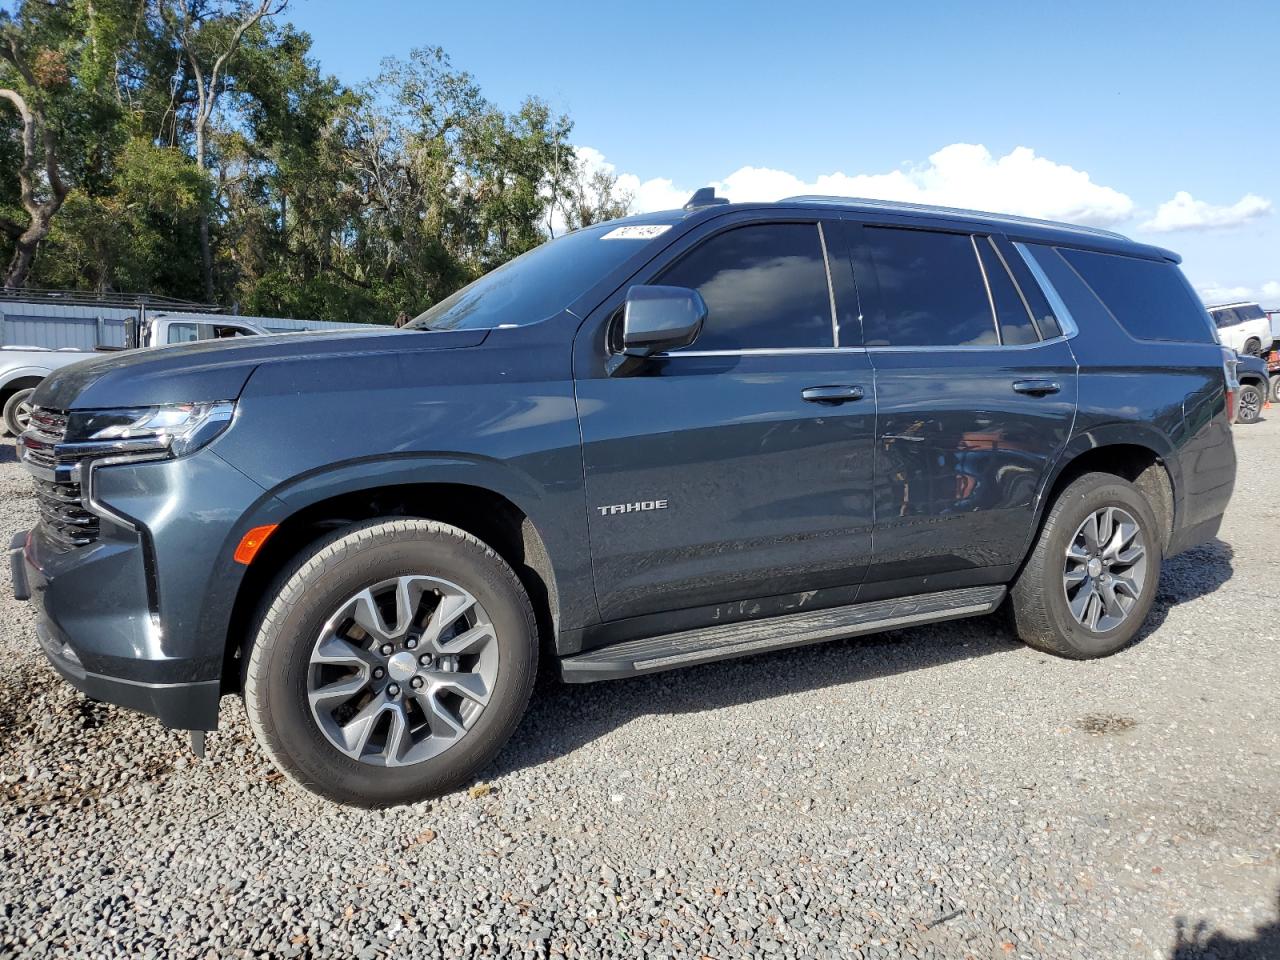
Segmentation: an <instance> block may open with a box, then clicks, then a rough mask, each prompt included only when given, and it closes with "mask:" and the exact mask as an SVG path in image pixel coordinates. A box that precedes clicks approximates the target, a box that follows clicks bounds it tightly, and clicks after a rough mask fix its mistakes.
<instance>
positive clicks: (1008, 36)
mask: <svg viewBox="0 0 1280 960" xmlns="http://www.w3.org/2000/svg"><path fill="white" fill-rule="evenodd" d="M286 15H287V16H288V18H289V19H291V20H292V21H293V22H294V23H295V24H297V25H298V26H299V27H301V28H303V29H305V30H307V31H308V32H309V33H310V34H311V36H312V40H313V44H314V46H313V50H314V54H315V56H316V58H317V59H318V60H319V61H320V63H321V65H322V67H323V68H324V69H325V70H326V71H329V72H332V73H334V74H336V75H337V76H338V77H339V78H341V79H342V80H344V81H346V82H348V83H353V84H354V83H359V82H361V81H364V80H366V79H368V78H371V77H372V76H374V75H375V74H376V73H377V70H378V64H379V61H380V60H381V59H382V58H383V57H386V56H404V55H405V54H407V53H408V51H409V50H410V49H411V48H413V47H415V46H429V45H440V46H442V47H444V48H445V50H446V51H447V52H448V53H449V55H450V57H451V58H452V60H453V62H454V65H455V66H456V67H458V68H460V69H465V70H467V71H469V72H471V73H472V74H474V75H475V77H476V79H477V80H478V81H479V83H480V85H481V88H482V89H483V91H484V92H485V94H486V96H488V97H489V99H491V100H493V101H494V102H496V103H498V104H500V105H502V106H504V107H508V108H510V107H514V106H516V105H517V104H518V103H519V102H520V100H521V99H523V98H524V97H525V96H527V95H529V94H536V95H538V96H541V97H543V98H544V99H546V100H548V101H549V102H550V103H551V104H552V105H553V106H554V107H556V108H558V109H560V110H563V111H565V112H567V113H568V114H569V115H570V116H571V117H572V118H573V120H574V122H575V125H576V126H575V132H574V140H575V142H576V143H577V144H578V145H579V146H580V147H583V148H588V149H586V150H584V154H585V155H586V156H588V157H589V158H590V159H591V161H592V162H593V163H603V164H608V165H611V166H612V168H613V170H614V172H616V173H618V174H621V175H623V183H624V185H626V186H628V187H629V188H631V189H632V190H633V192H634V193H635V195H636V200H637V204H638V205H639V206H642V207H644V206H653V205H665V204H666V203H667V202H669V201H670V198H675V197H680V196H681V195H683V194H687V192H689V191H691V190H692V189H693V188H695V187H698V186H702V185H704V184H707V183H715V184H718V185H719V186H720V189H721V190H722V192H726V193H728V194H729V195H730V196H731V197H732V198H733V199H764V200H767V199H774V198H775V196H780V195H783V194H784V193H786V192H798V191H799V190H801V189H822V190H823V191H824V192H833V193H853V192H857V193H860V194H862V195H885V196H894V197H900V198H903V199H918V200H924V201H939V202H946V203H953V204H957V205H964V206H978V207H983V208H988V209H997V208H1003V209H1007V210H1010V211H1011V212H1019V213H1029V214H1033V215H1045V216H1051V217H1055V218H1058V219H1073V220H1079V221H1082V222H1091V223H1096V224H1099V225H1105V226H1109V227H1111V228H1113V229H1117V230H1119V231H1121V232H1123V233H1127V234H1130V235H1133V236H1137V237H1140V238H1142V239H1144V240H1148V241H1151V242H1155V243H1159V244H1160V245H1162V246H1166V247H1169V248H1171V249H1174V250H1177V251H1178V252H1179V253H1181V254H1182V255H1183V257H1184V267H1185V269H1186V272H1187V274H1188V276H1189V277H1190V278H1191V280H1192V282H1193V283H1195V284H1196V285H1197V287H1199V288H1201V289H1202V290H1203V291H1205V293H1206V295H1207V296H1210V298H1211V299H1213V298H1215V297H1224V298H1225V297H1229V296H1237V295H1238V296H1250V297H1263V298H1264V299H1266V300H1267V301H1268V302H1269V303H1272V302H1274V303H1275V304H1276V305H1280V209H1276V208H1280V162H1278V161H1280V111H1278V110H1277V93H1278V91H1280V82H1278V81H1280V4H1276V3H1270V4H1267V3H1260V2H1259V3H1254V2H1235V3H1217V4H1210V3H1203V4H1199V3H1194V4H1193V3H1180V2H1164V3H1150V4H1138V3H1132V4H1130V3H1117V2H1114V0H1113V2H1111V3H1074V4H1052V5H1050V4H1039V3H1026V2H1022V3H985V4H958V3H948V4H943V3H937V4H931V3H914V4H912V3H899V4H896V5H889V4H854V3H848V2H845V3H831V4H826V3H819V2H812V0H810V2H805V3H787V4H781V3H749V2H745V3H734V4H709V3H689V2H685V3H666V2H650V3H644V4H635V5H621V4H615V3H607V2H596V3H586V2H553V0H543V2H538V3H533V2H529V3H505V2H492V0H491V2H488V3H485V4H451V3H445V2H439V0H436V2H431V3H424V2H392V0H365V2H361V3H352V2H349V0H293V2H292V3H291V4H290V6H289V9H288V12H287V14H286ZM956 145H962V146H956ZM963 145H968V146H963ZM980 147H981V148H985V150H983V149H979V148H980ZM1018 148H1022V149H1021V150H1019V149H1018ZM931 158H932V159H931ZM836 174H840V175H843V176H833V175H836ZM793 188H795V189H793ZM1184 194H1185V195H1189V196H1183V195H1184Z"/></svg>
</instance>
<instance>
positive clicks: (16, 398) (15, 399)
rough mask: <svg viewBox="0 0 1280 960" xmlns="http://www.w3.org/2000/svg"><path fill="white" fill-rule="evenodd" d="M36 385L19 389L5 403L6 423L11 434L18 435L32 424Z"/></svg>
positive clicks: (6, 427)
mask: <svg viewBox="0 0 1280 960" xmlns="http://www.w3.org/2000/svg"><path fill="white" fill-rule="evenodd" d="M35 392H36V391H35V388H34V387H28V388H27V389H25V390H18V391H16V392H15V393H13V394H11V395H10V396H9V399H8V400H6V401H5V404H4V425H5V429H6V430H8V431H9V435H10V436H12V437H16V436H17V435H18V434H20V433H21V432H22V431H23V430H25V429H27V427H28V426H30V424H31V395H32V394H33V393H35Z"/></svg>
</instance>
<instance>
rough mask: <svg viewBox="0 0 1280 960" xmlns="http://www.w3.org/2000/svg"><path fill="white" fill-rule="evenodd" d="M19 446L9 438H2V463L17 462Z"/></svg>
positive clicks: (0, 459) (0, 460)
mask: <svg viewBox="0 0 1280 960" xmlns="http://www.w3.org/2000/svg"><path fill="white" fill-rule="evenodd" d="M17 462H18V448H17V447H15V446H14V445H13V444H12V443H10V442H9V438H8V437H7V436H6V437H2V438H0V463H17Z"/></svg>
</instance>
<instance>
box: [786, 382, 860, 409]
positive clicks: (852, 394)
mask: <svg viewBox="0 0 1280 960" xmlns="http://www.w3.org/2000/svg"><path fill="white" fill-rule="evenodd" d="M800 396H802V397H804V398H805V399H806V400H808V401H809V402H810V403H828V404H832V405H834V404H837V403H848V402H849V401H850V400H861V399H862V388H861V387H859V386H857V385H855V384H838V385H834V386H829V387H805V388H804V390H803V391H802V392H801V394H800Z"/></svg>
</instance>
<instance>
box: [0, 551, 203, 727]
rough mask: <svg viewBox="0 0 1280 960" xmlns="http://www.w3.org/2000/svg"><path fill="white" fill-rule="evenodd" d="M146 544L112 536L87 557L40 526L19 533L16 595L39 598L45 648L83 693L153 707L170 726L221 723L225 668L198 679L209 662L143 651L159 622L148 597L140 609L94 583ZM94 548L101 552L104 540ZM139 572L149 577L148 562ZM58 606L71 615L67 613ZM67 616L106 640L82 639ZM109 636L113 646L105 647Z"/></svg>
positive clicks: (13, 555)
mask: <svg viewBox="0 0 1280 960" xmlns="http://www.w3.org/2000/svg"><path fill="white" fill-rule="evenodd" d="M139 550H140V547H137V548H135V550H134V556H133V557H132V558H130V557H129V553H130V551H128V550H125V551H123V553H122V552H120V551H118V550H116V549H114V547H113V546H112V545H110V544H107V545H106V549H105V550H104V551H101V553H100V555H99V556H96V557H83V556H81V555H80V552H79V551H78V552H77V554H74V555H68V554H61V555H60V554H58V553H57V552H55V551H52V550H50V549H49V546H48V544H47V543H45V542H44V541H43V538H41V536H40V534H39V530H38V529H37V530H35V531H32V532H31V533H30V534H25V533H24V534H19V535H18V536H16V537H15V538H14V539H13V542H12V543H11V544H10V570H11V572H12V574H13V594H14V597H15V598H16V599H19V600H31V601H32V602H33V604H34V605H35V608H36V639H37V641H38V642H39V644H40V649H41V650H42V651H43V652H44V655H45V657H46V658H47V659H48V661H49V663H50V664H51V665H52V666H53V668H54V669H55V670H57V672H58V673H59V674H60V675H61V676H62V678H63V679H64V680H66V681H67V682H68V683H70V684H71V685H72V686H73V687H75V688H76V689H77V690H79V691H80V692H81V693H83V694H85V695H86V696H88V697H90V698H91V699H93V700H101V701H103V702H106V703H112V704H115V705H117V706H121V707H125V708H127V709H130V710H137V711H140V712H141V713H146V714H150V715H151V716H153V717H157V718H159V720H160V722H161V723H163V724H164V725H165V726H167V727H174V728H178V729H183V730H213V729H216V728H217V726H218V701H219V698H220V694H221V680H220V679H219V677H218V676H217V675H215V676H213V677H207V678H204V679H192V674H193V672H194V673H199V672H207V670H208V664H203V663H199V662H194V663H193V662H192V661H190V660H187V659H181V660H175V659H167V658H161V659H149V658H145V657H139V656H136V654H138V653H143V654H145V652H146V650H147V647H148V643H147V637H146V635H147V634H148V633H151V632H158V629H159V628H158V627H157V626H156V625H155V624H154V621H153V618H151V617H150V616H149V615H148V611H147V610H146V605H145V601H143V603H142V606H141V608H140V609H139V608H138V607H134V608H133V609H129V608H128V605H127V603H125V604H122V603H121V602H120V599H121V598H120V597H118V596H117V597H114V598H113V600H112V601H107V599H106V598H105V597H104V596H103V595H102V594H101V593H97V592H95V591H92V590H88V589H86V587H87V584H89V583H92V582H93V581H95V580H97V579H98V577H99V576H100V575H103V574H105V573H107V572H108V571H109V570H110V569H111V568H116V572H117V573H118V572H119V570H120V569H121V568H122V567H127V566H129V565H130V559H132V560H133V561H134V562H137V563H140V558H139V557H138V556H137V551H139ZM88 552H98V550H97V547H94V548H91V550H90V551H88ZM68 556H74V557H75V566H73V567H68V566H66V565H65V558H66V557H68ZM138 572H139V580H141V569H140V568H139V571H138ZM111 579H115V577H112V578H111ZM117 582H118V581H117ZM95 604H98V605H101V607H100V609H99V610H97V611H96V612H97V614H98V616H97V624H96V629H94V628H92V627H88V628H86V625H87V623H88V621H86V619H85V616H84V614H90V615H92V614H93V613H94V612H95V611H94V610H93V608H94V606H95ZM54 611H59V612H61V613H62V614H64V616H62V617H61V618H60V617H59V616H57V615H55V613H54ZM63 621H66V622H67V623H69V624H72V625H73V627H72V629H77V630H79V631H81V632H84V633H85V635H86V636H89V637H92V638H93V640H95V641H98V643H97V644H92V643H80V644H79V645H77V643H76V642H74V641H73V640H72V637H71V635H70V634H69V633H68V631H67V629H65V628H64V623H63ZM103 641H105V643H106V644H107V650H111V651H112V652H106V650H104V649H102V646H101V643H102V642H103ZM120 654H125V655H123V656H121V655H120Z"/></svg>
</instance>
